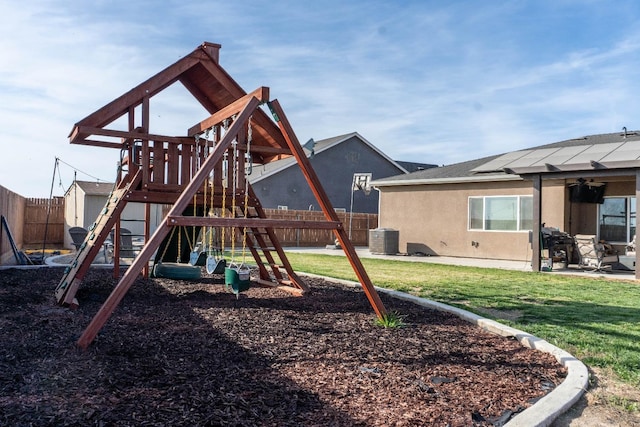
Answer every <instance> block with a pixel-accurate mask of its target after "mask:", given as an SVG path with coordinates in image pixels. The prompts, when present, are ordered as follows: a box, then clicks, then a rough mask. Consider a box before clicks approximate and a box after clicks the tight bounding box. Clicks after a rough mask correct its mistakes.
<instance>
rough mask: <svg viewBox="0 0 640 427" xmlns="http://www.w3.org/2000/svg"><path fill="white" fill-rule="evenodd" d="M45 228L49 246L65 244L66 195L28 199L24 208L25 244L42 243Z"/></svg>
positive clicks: (35, 244)
mask: <svg viewBox="0 0 640 427" xmlns="http://www.w3.org/2000/svg"><path fill="white" fill-rule="evenodd" d="M47 217H48V218H47ZM45 230H46V233H47V235H46V243H47V247H52V246H58V245H63V244H64V197H54V198H53V199H34V198H30V199H27V202H26V206H25V210H24V229H23V240H24V245H25V246H30V247H33V246H37V245H42V244H43V243H44V241H45Z"/></svg>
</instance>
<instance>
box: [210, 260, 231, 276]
mask: <svg viewBox="0 0 640 427" xmlns="http://www.w3.org/2000/svg"><path fill="white" fill-rule="evenodd" d="M206 264H207V273H209V274H224V269H225V267H226V266H227V261H226V260H225V259H224V258H220V259H216V258H215V257H214V256H208V257H207V259H206Z"/></svg>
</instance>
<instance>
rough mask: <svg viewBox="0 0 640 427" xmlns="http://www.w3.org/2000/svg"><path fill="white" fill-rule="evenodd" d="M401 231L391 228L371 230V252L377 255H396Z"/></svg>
mask: <svg viewBox="0 0 640 427" xmlns="http://www.w3.org/2000/svg"><path fill="white" fill-rule="evenodd" d="M399 237H400V232H399V231H398V230H393V229H391V228H376V229H375V230H369V252H371V253H372V254H377V255H396V254H397V253H398V252H399V251H398V245H399V243H398V241H399Z"/></svg>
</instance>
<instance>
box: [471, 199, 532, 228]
mask: <svg viewBox="0 0 640 427" xmlns="http://www.w3.org/2000/svg"><path fill="white" fill-rule="evenodd" d="M499 197H502V198H504V197H514V198H516V209H517V212H516V227H517V228H518V229H517V230H487V229H485V227H486V220H487V219H486V217H485V210H486V200H487V199H493V198H499ZM523 197H531V198H533V196H531V195H528V194H501V195H493V196H468V197H467V231H476V232H483V233H528V232H530V231H531V230H528V229H527V230H522V229H520V220H521V215H520V206H521V201H520V199H521V198H523ZM471 199H482V228H471V217H470V215H469V214H470V212H469V207H470V205H471Z"/></svg>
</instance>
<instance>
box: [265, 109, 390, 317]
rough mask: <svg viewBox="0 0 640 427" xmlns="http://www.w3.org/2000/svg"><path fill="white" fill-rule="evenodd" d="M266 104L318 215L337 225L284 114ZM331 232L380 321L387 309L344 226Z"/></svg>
mask: <svg viewBox="0 0 640 427" xmlns="http://www.w3.org/2000/svg"><path fill="white" fill-rule="evenodd" d="M268 105H269V109H270V110H271V113H272V114H273V118H274V119H275V121H276V122H277V123H278V126H279V127H280V130H281V131H282V134H283V135H284V138H285V140H286V142H287V145H288V146H289V149H290V150H291V152H292V153H293V155H294V156H295V158H296V160H297V162H298V165H299V166H300V169H301V170H302V174H303V175H304V177H305V179H306V180H307V183H308V184H309V187H311V191H313V194H314V196H315V197H316V200H317V201H318V204H319V205H320V207H321V208H322V212H323V213H324V215H325V218H327V220H329V221H334V222H340V218H338V214H336V211H335V209H333V206H332V205H331V201H330V200H329V197H328V196H327V193H325V191H324V189H323V188H322V185H321V184H320V180H319V179H318V176H317V175H316V173H315V171H314V170H313V168H312V167H311V164H310V163H309V159H307V156H306V155H305V153H304V151H303V149H302V146H301V145H300V141H298V138H297V136H296V135H295V133H294V132H293V128H292V127H291V124H290V123H289V120H288V119H287V117H286V116H285V114H284V111H283V110H282V107H280V103H279V102H278V100H277V99H274V100H273V101H271V102H269V103H268ZM334 233H335V235H336V237H337V238H338V241H339V242H340V246H341V247H342V248H343V250H344V252H345V254H346V256H347V258H348V259H349V263H350V264H351V267H352V268H353V270H354V272H355V273H356V276H357V277H358V280H359V281H360V285H361V286H362V289H363V290H364V293H365V294H366V296H367V298H368V299H369V303H370V304H371V306H372V307H373V310H374V311H375V312H376V315H377V316H378V317H379V318H382V317H383V316H384V315H386V314H387V310H386V308H385V307H384V304H383V303H382V300H381V299H380V296H379V295H378V292H377V291H376V289H375V288H374V287H373V284H372V283H371V279H370V278H369V275H368V274H367V271H366V270H365V269H364V266H363V265H362V262H361V261H360V258H358V254H357V253H356V250H355V248H354V247H353V244H352V243H351V240H349V236H348V233H347V232H346V231H345V230H344V227H338V228H336V229H335V230H334Z"/></svg>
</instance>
